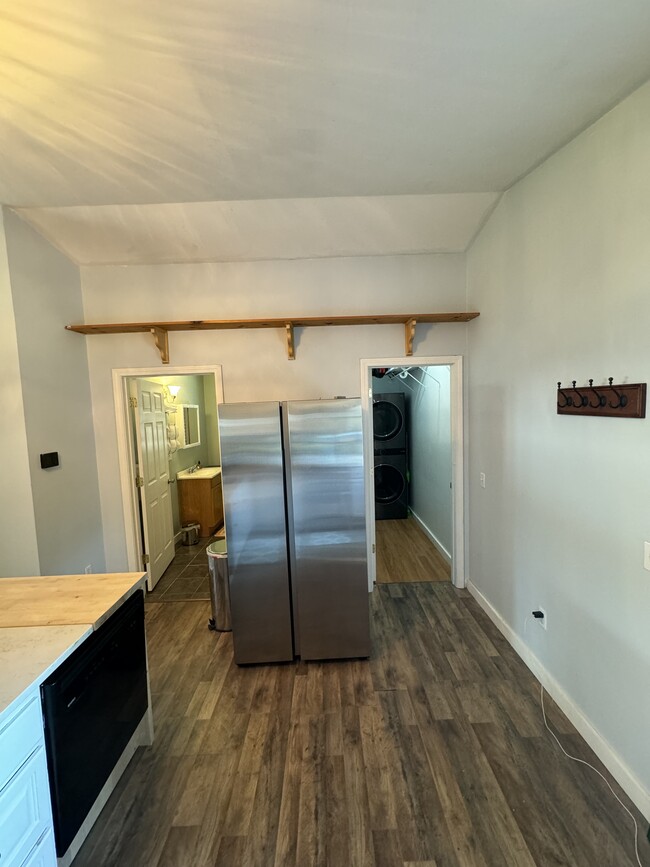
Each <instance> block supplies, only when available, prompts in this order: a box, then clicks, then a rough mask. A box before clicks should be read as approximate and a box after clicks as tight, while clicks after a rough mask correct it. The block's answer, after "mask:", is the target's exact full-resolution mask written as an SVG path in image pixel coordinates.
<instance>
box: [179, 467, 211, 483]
mask: <svg viewBox="0 0 650 867" xmlns="http://www.w3.org/2000/svg"><path fill="white" fill-rule="evenodd" d="M220 472H221V467H201V469H200V470H195V471H194V472H193V473H190V471H189V470H181V471H180V472H178V473H176V478H177V479H183V480H185V479H213V478H214V477H215V476H218V475H219V473H220Z"/></svg>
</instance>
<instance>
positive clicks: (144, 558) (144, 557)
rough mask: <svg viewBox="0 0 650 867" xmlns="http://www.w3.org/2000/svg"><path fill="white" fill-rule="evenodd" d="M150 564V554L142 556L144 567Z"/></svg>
mask: <svg viewBox="0 0 650 867" xmlns="http://www.w3.org/2000/svg"><path fill="white" fill-rule="evenodd" d="M148 562H149V555H148V554H143V555H142V565H143V566H146V565H147V563H148Z"/></svg>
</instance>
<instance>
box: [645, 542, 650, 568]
mask: <svg viewBox="0 0 650 867" xmlns="http://www.w3.org/2000/svg"><path fill="white" fill-rule="evenodd" d="M643 568H644V569H647V570H648V572H650V542H644V543H643Z"/></svg>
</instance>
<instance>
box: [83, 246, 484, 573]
mask: <svg viewBox="0 0 650 867" xmlns="http://www.w3.org/2000/svg"><path fill="white" fill-rule="evenodd" d="M81 272H82V287H83V296H84V309H85V319H86V321H87V322H111V321H113V322H119V321H126V320H130V321H137V320H139V319H142V320H151V319H155V320H159V321H164V320H166V319H169V320H173V319H205V318H220V319H231V318H232V319H238V318H239V319H241V318H261V317H264V316H273V317H282V316H287V315H294V316H297V315H309V316H319V315H321V316H323V315H332V316H333V315H343V314H346V313H349V314H364V313H391V312H392V313H395V312H399V313H405V312H406V313H408V312H420V311H422V312H425V311H429V312H445V311H455V310H465V309H466V308H465V267H464V259H463V256H462V255H461V254H438V255H415V256H369V257H350V258H326V259H298V260H273V261H255V262H230V263H216V264H215V263H213V264H196V265H152V266H148V265H141V266H133V267H122V266H94V267H86V268H82V269H81ZM471 327H472V323H469V325H464V324H456V323H454V324H440V325H421V326H420V325H419V326H418V327H417V333H416V338H415V345H414V351H415V353H416V354H425V355H463V354H464V353H465V350H466V331H467V329H468V328H471ZM78 339H79V340H80V341H83V340H86V341H87V346H88V359H89V366H90V377H91V389H92V401H93V413H94V417H95V436H96V443H97V452H98V463H99V472H100V489H101V498H102V515H103V521H104V531H105V540H106V550H107V552H109V563H110V567H111V568H114V569H116V570H118V569H123V568H126V565H127V558H126V543H125V534H124V517H123V512H122V501H121V494H120V487H119V474H118V459H117V442H116V437H115V409H114V406H113V399H112V379H111V376H112V374H111V371H112V369H113V368H121V367H124V368H126V367H129V368H134V367H136V368H137V367H142V368H150V367H151V366H152V365H154V366H155V365H160V368H161V370H160V374H161V375H164V368H163V366H162V364H161V363H160V355H159V354H158V352H157V351H156V349H155V346H154V344H153V341H152V338H151V335H149V334H115V335H98V336H93V337H87V338H84V337H78ZM169 343H170V354H171V363H172V364H173V365H174V366H182V365H200V364H206V365H207V364H209V365H213V364H221V365H223V384H224V396H225V400H227V401H247V400H287V399H289V400H290V399H309V398H319V397H332V396H333V395H335V394H344V395H347V396H358V395H359V394H360V390H361V378H360V368H359V360H360V359H361V358H380V357H389V356H398V355H402V354H403V352H404V328H403V326H400V325H391V326H373V325H367V326H349V327H336V328H333V327H322V328H310V329H304V330H301V329H296V358H295V360H294V361H288V360H287V353H286V343H285V335H284V332H283V331H282V330H280V329H278V330H273V329H255V330H233V331H192V332H173V333H171V334H170V336H169Z"/></svg>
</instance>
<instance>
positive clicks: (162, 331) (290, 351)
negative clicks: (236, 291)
mask: <svg viewBox="0 0 650 867" xmlns="http://www.w3.org/2000/svg"><path fill="white" fill-rule="evenodd" d="M478 315H479V314H478V313H477V312H467V313H385V314H379V315H377V316H283V317H281V318H277V319H187V320H181V321H176V322H112V323H108V324H97V325H92V324H91V325H66V329H67V330H68V331H75V332H76V333H77V334H138V333H151V334H153V337H154V341H155V344H156V347H157V348H158V351H159V352H160V357H161V359H162V363H163V364H169V338H168V334H169V332H170V331H219V330H222V331H228V330H232V329H236V328H279V329H282V330H284V331H285V334H286V341H287V357H288V358H289V360H293V359H294V358H295V342H294V329H295V328H320V327H323V326H328V325H334V326H336V325H403V326H404V333H405V344H406V346H405V349H406V354H407V355H413V340H414V337H415V328H416V325H420V324H430V323H438V322H469V321H470V320H472V319H476V317H477V316H478Z"/></svg>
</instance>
